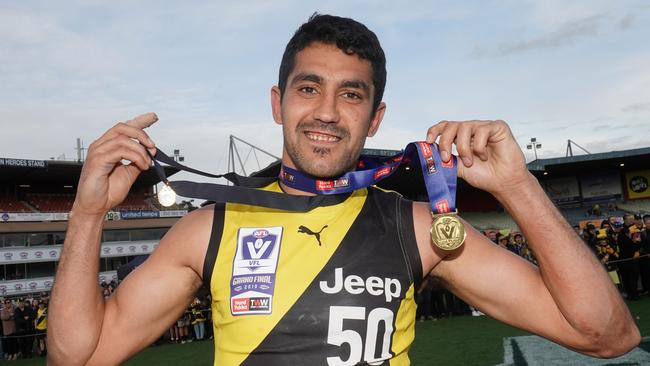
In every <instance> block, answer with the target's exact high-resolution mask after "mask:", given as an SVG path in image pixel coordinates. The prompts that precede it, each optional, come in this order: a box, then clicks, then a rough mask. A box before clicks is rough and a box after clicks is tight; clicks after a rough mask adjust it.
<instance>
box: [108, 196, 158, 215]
mask: <svg viewBox="0 0 650 366" xmlns="http://www.w3.org/2000/svg"><path fill="white" fill-rule="evenodd" d="M114 210H116V211H158V208H156V207H155V206H154V205H152V204H150V203H149V202H147V199H145V198H144V197H142V196H139V195H135V194H129V195H127V196H126V198H125V199H124V201H123V202H122V203H120V204H119V205H118V206H117V207H115V208H114Z"/></svg>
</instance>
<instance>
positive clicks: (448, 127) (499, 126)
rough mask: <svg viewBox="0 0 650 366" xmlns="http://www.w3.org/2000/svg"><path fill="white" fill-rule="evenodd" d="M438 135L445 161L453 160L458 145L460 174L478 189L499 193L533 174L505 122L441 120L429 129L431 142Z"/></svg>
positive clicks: (428, 133)
mask: <svg viewBox="0 0 650 366" xmlns="http://www.w3.org/2000/svg"><path fill="white" fill-rule="evenodd" d="M438 137H440V140H439V141H438V146H439V149H440V156H441V158H442V160H443V161H444V162H448V161H449V159H451V151H452V150H451V146H452V144H455V145H456V150H457V151H458V160H459V164H458V176H459V177H461V178H463V179H464V180H465V181H466V182H468V183H469V184H471V185H472V186H474V187H476V188H480V189H482V190H485V191H488V192H490V193H492V194H499V193H503V192H507V191H508V190H509V189H512V188H513V187H515V186H517V185H518V184H522V183H524V182H526V181H527V179H528V178H529V177H530V175H529V173H528V170H527V169H526V161H525V159H524V154H523V153H522V151H521V149H520V148H519V145H518V144H517V142H516V141H515V139H514V137H513V136H512V132H511V131H510V127H508V125H507V124H506V123H505V122H504V121H500V120H497V121H479V120H474V121H441V122H439V123H437V124H436V125H434V126H432V127H431V128H429V130H428V131H427V142H428V143H433V142H435V141H436V139H437V138H438ZM460 161H462V163H460Z"/></svg>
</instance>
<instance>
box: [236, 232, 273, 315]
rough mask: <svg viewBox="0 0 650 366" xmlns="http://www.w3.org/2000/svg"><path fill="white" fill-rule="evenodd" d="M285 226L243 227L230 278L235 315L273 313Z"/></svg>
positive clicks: (239, 233)
mask: <svg viewBox="0 0 650 366" xmlns="http://www.w3.org/2000/svg"><path fill="white" fill-rule="evenodd" d="M281 241H282V227H281V226H277V227H268V228H240V229H239V231H238V232H237V252H236V253H235V259H234V260H233V264H232V276H231V279H230V312H231V314H232V315H246V314H270V313H271V310H272V305H273V291H274V288H275V272H276V270H277V268H278V258H279V257H280V242H281Z"/></svg>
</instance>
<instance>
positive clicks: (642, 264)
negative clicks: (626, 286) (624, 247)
mask: <svg viewBox="0 0 650 366" xmlns="http://www.w3.org/2000/svg"><path fill="white" fill-rule="evenodd" d="M643 225H644V229H643V230H642V231H641V250H640V254H641V258H639V273H640V275H641V284H642V285H643V294H644V295H647V294H650V215H644V216H643Z"/></svg>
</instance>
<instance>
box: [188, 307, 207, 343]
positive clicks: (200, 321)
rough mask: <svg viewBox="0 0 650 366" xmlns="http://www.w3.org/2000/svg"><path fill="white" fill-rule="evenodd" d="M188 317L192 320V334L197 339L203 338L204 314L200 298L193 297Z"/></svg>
mask: <svg viewBox="0 0 650 366" xmlns="http://www.w3.org/2000/svg"><path fill="white" fill-rule="evenodd" d="M190 316H191V317H190V319H191V320H192V327H193V328H194V336H195V337H196V340H197V341H200V340H203V338H204V337H205V315H204V314H203V307H202V305H201V300H199V299H198V298H196V299H194V302H193V303H192V308H191V314H190Z"/></svg>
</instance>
